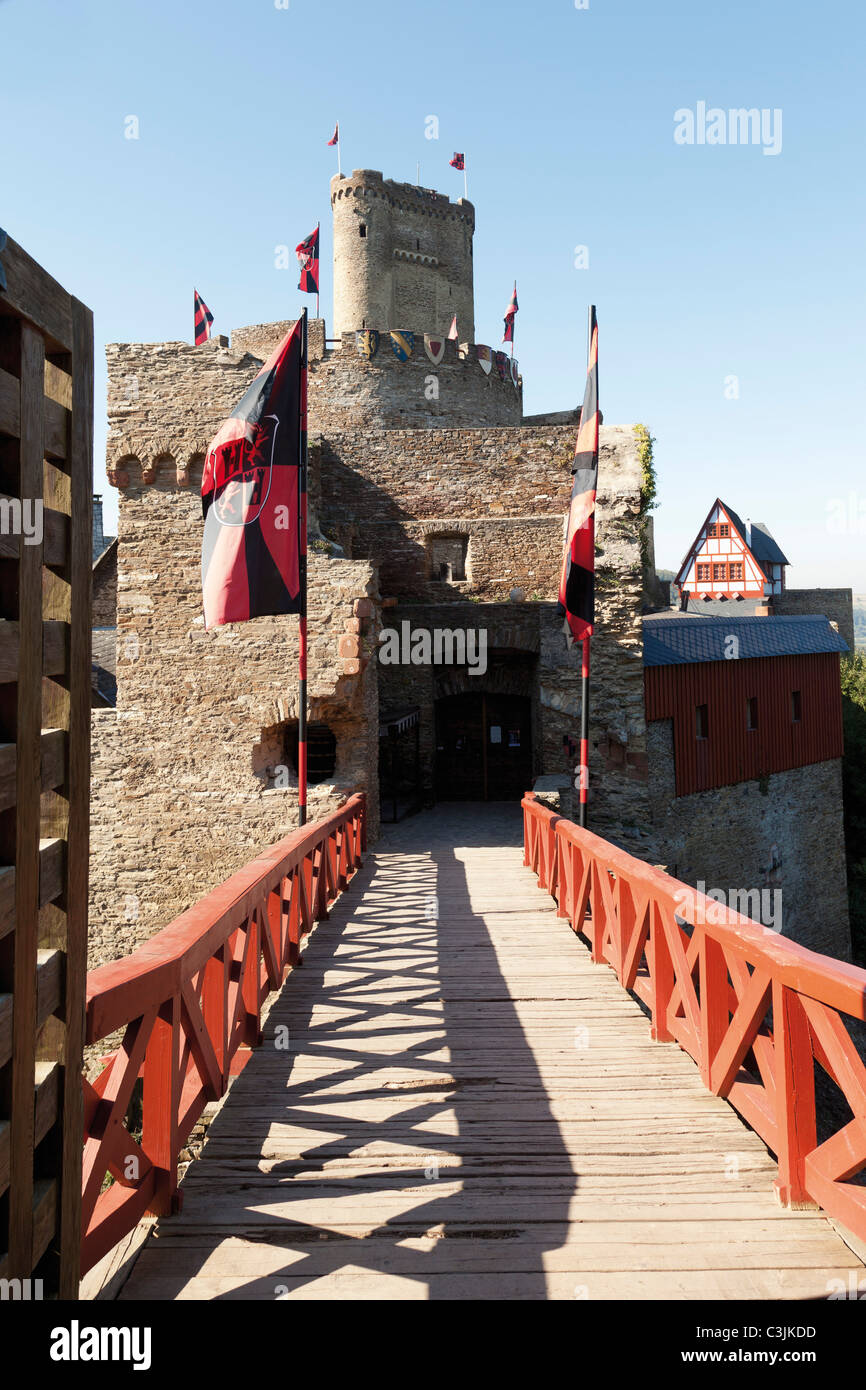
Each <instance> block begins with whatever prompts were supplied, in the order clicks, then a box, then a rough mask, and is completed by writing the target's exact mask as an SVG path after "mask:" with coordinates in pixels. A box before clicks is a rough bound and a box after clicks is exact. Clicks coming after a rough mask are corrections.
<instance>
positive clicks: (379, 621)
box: [91, 170, 849, 962]
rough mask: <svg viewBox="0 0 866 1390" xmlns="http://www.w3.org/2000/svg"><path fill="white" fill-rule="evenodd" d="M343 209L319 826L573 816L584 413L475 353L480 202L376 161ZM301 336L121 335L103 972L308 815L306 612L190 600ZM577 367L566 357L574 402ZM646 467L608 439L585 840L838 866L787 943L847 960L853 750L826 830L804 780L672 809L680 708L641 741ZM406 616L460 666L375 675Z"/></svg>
mask: <svg viewBox="0 0 866 1390" xmlns="http://www.w3.org/2000/svg"><path fill="white" fill-rule="evenodd" d="M331 204H332V211H333V226H334V304H335V325H334V332H335V335H336V336H335V337H334V338H329V337H328V336H327V335H326V326H325V323H324V320H321V319H319V320H314V321H313V322H312V323H311V324H310V335H309V336H310V375H309V408H310V418H309V430H310V479H309V482H310V512H311V520H310V536H311V555H310V566H309V584H310V596H309V605H310V616H309V630H310V639H309V642H310V650H309V664H310V686H309V694H310V721H311V739H312V744H311V756H312V758H313V764H312V765H311V783H312V785H311V787H310V806H309V813H310V817H311V819H316V818H318V817H319V816H321V815H323V814H325V813H326V812H328V811H329V810H331V809H333V808H335V807H337V806H338V805H340V804H341V803H342V802H343V800H344V799H345V798H346V797H347V796H348V795H349V794H350V793H352V792H354V791H356V790H364V791H365V792H366V793H367V795H368V798H369V822H370V824H369V830H370V834H371V836H372V837H373V838H375V836H376V835H377V834H378V832H379V823H380V782H381V787H382V790H383V796H382V797H381V803H382V805H381V809H382V812H383V815H384V817H385V818H388V819H390V818H392V817H393V816H394V815H395V814H396V815H401V814H403V812H404V811H406V810H408V809H411V807H412V806H415V805H418V804H423V803H429V802H431V801H434V800H437V799H439V800H443V799H462V798H468V799H471V800H479V801H481V800H485V799H487V800H496V799H499V798H501V799H503V800H507V801H510V802H512V803H513V802H514V801H515V800H516V798H517V797H518V796H519V794H520V792H521V791H523V790H524V789H525V788H526V787H528V786H529V785H531V784H533V783H534V784H535V785H536V787H537V789H538V790H539V794H540V795H542V796H543V797H544V798H545V799H546V800H547V801H548V803H549V804H552V805H554V806H555V807H556V808H557V809H559V810H560V811H561V812H562V813H563V814H565V815H569V814H571V810H572V805H573V799H574V776H575V761H576V754H575V744H576V737H577V731H578V729H579V725H580V667H579V662H578V660H577V656H576V654H575V653H574V652H569V651H568V650H567V648H566V643H565V639H564V636H563V631H562V621H561V618H560V617H558V615H557V611H556V593H557V587H558V577H559V566H560V558H561V550H562V544H563V520H564V517H565V514H566V512H567V509H568V504H569V496H570V490H571V471H570V468H571V460H572V456H573V452H574V440H575V426H576V423H577V419H578V412H577V411H576V410H575V409H565V410H563V411H562V412H561V413H559V414H555V415H536V416H525V415H524V412H523V376H522V373H521V371H520V368H519V366H517V365H516V364H515V365H514V366H513V367H512V365H511V359H510V358H506V357H505V356H504V355H503V354H498V353H497V351H495V350H494V348H493V347H491V346H490V345H489V344H485V343H483V342H482V343H478V342H476V330H475V308H474V298H473V236H474V229H475V209H474V207H473V206H472V204H471V203H469V202H467V201H466V200H465V199H459V200H458V201H457V202H454V203H452V202H451V201H450V200H449V199H448V198H447V197H444V196H443V195H441V194H439V193H436V192H434V191H432V190H427V189H423V188H419V187H416V186H414V185H410V184H402V183H396V182H393V181H391V180H389V179H385V178H383V176H382V174H381V173H377V172H375V171H372V170H355V171H354V172H353V173H352V174H351V175H350V176H338V177H336V178H335V179H334V180H333V181H332V183H331ZM455 316H456V320H457V334H458V336H457V339H456V340H455V339H449V338H448V337H447V334H448V330H449V326H450V325H451V323H452V321H453V319H454V318H455ZM494 321H496V322H497V323H498V319H497V320H494ZM287 327H288V324H287V323H286V322H276V323H268V324H256V325H250V326H247V327H244V328H240V329H236V330H235V331H233V332H232V334H231V337H230V340H229V338H227V337H217V338H213V339H212V340H210V341H209V342H207V343H205V344H203V345H202V346H199V347H193V346H191V345H190V344H187V343H182V342H163V343H151V344H140V343H139V344H134V343H117V344H112V345H109V347H108V348H107V359H108V377H109V398H108V414H109V436H108V460H107V462H108V474H109V478H110V480H111V482H112V483H113V484H114V485H115V486H116V487H117V488H118V489H119V493H120V504H119V512H120V520H119V539H118V546H117V567H118V603H117V629H116V651H117V704H116V707H115V708H101V709H94V711H93V724H94V737H93V749H94V764H93V807H92V818H93V819H92V827H93V828H92V845H93V860H92V872H91V893H92V909H91V922H92V941H91V954H92V961H93V962H98V961H102V960H106V959H111V958H114V957H116V956H119V955H122V954H124V953H125V952H127V951H128V950H129V949H131V947H132V946H133V945H134V944H135V943H136V942H138V941H141V940H143V939H144V938H146V937H148V936H150V935H151V934H152V933H153V932H154V931H155V930H156V929H157V928H159V927H160V926H162V925H164V924H165V923H166V922H167V921H169V920H170V919H171V918H172V917H173V916H174V915H175V914H176V913H178V912H179V911H180V910H182V909H183V908H185V907H186V906H187V905H188V904H190V903H191V902H193V901H195V900H196V899H197V898H200V897H201V896H202V895H203V894H204V893H205V892H207V891H208V890H209V889H211V888H212V887H214V886H215V885H216V884H218V883H220V882H222V881H223V880H224V879H225V877H226V875H227V874H229V873H231V872H232V871H233V870H235V869H237V868H239V867H240V866H241V865H243V864H244V863H245V862H247V861H248V860H249V859H250V858H251V857H252V855H253V854H255V853H256V852H257V851H258V850H259V849H260V848H261V847H262V846H263V845H266V844H268V843H271V842H273V841H275V840H276V839H278V838H279V837H280V836H281V835H284V834H285V833H287V832H288V831H289V830H290V829H291V828H293V826H294V825H295V817H296V796H295V788H296V785H297V779H296V766H295V758H296V741H297V717H298V709H297V686H296V670H297V623H296V621H295V620H294V619H292V618H261V619H257V620H255V621H253V622H249V623H245V624H238V625H235V626H228V627H223V628H217V629H214V630H212V631H209V632H206V631H205V630H204V626H203V621H202V616H201V594H200V587H199V583H200V581H199V561H200V546H201V509H200V503H199V495H198V494H199V488H200V485H201V476H202V465H203V459H204V454H205V450H206V448H207V445H208V442H209V440H210V439H211V437H212V436H213V434H214V433H215V431H216V429H217V428H218V426H219V425H220V423H221V422H222V420H223V419H224V418H225V417H226V415H228V414H229V413H230V412H231V410H232V409H233V408H234V406H235V404H236V403H237V401H238V400H239V399H240V397H241V396H242V394H243V392H244V391H245V389H246V387H247V386H248V385H249V383H250V381H251V380H252V379H253V377H254V376H255V374H256V372H257V371H258V369H259V367H260V365H261V363H262V361H263V360H264V358H265V357H266V356H267V354H268V353H269V352H270V350H271V349H272V348H273V346H274V345H275V344H276V343H277V342H278V341H279V339H280V338H281V337H282V336H283V335H284V334H285V332H286V330H287ZM562 331H563V332H564V333H565V332H568V333H569V336H570V337H571V336H573V335H572V334H571V331H570V328H569V325H567V324H564V325H562ZM498 336H499V330H498V328H497V338H498ZM583 371H584V364H583V362H582V361H579V360H577V359H575V362H574V379H575V383H576V386H577V389H579V385H578V384H582V379H583ZM647 451H648V435H647V432H646V430H645V429H643V428H642V427H639V426H635V425H631V424H627V425H605V426H603V427H602V430H601V441H600V459H599V494H598V511H597V525H596V545H597V557H596V563H597V633H596V637H595V639H594V645H593V666H594V680H593V700H592V706H591V710H590V754H589V771H590V786H591V802H590V825H591V828H592V829H593V830H595V831H597V832H598V833H599V834H600V835H603V836H606V837H607V838H609V839H610V840H612V841H614V842H615V843H616V844H619V845H621V846H622V847H623V848H625V849H627V850H629V851H630V852H631V853H633V854H637V855H638V856H640V857H642V858H644V859H647V860H649V861H650V862H653V863H663V864H669V865H670V866H671V867H672V868H673V866H674V864H679V865H680V866H681V873H682V871H683V870H682V866H683V865H687V866H688V871H689V875H690V876H691V878H693V879H694V881H697V879H699V878H700V879H703V880H704V881H705V882H707V883H708V884H710V885H715V884H717V883H718V882H719V876H720V875H721V876H724V875H729V874H730V873H731V872H732V864H735V865H736V874H737V876H738V884H740V885H746V886H757V887H760V886H761V885H762V884H763V883H764V882H765V880H767V876H768V875H771V876H772V877H771V881H772V884H773V886H774V887H776V886H782V887H784V886H785V885H786V884H787V883H788V882H789V880H790V881H791V882H794V881H795V880H796V882H797V884H799V882H800V878H801V877H802V876H803V875H805V876H806V879H808V876H809V874H810V873H815V874H816V875H817V873H818V871H819V869H820V874H821V878H822V881H823V882H825V883H839V884H841V885H842V887H841V891H840V894H839V895H838V901H837V900H835V899H834V901H833V902H832V903H829V904H827V905H826V906H825V910H824V911H822V914H821V917H820V920H816V919H815V916H814V914H812V913H810V912H809V911H808V904H809V895H808V893H798V894H796V895H794V894H792V895H791V911H790V912H789V913H788V914H787V915H786V919H785V925H784V930H785V932H786V933H787V934H790V935H793V936H796V937H798V938H799V939H801V940H803V941H805V942H806V943H807V944H812V945H815V946H817V947H819V948H820V949H822V950H827V951H831V952H833V953H834V954H837V955H840V956H845V955H847V954H848V951H849V943H848V924H847V912H846V907H845V901H844V882H845V871H844V863H843V860H842V848H841V846H842V833H841V799H840V790H839V752H840V750H839V749H838V748H837V747H836V745H835V744H833V745H832V747H830V746H828V747H824V745H823V744H822V745H821V747H820V748H818V746H817V745H815V747H816V748H817V754H816V756H817V757H818V762H817V763H816V764H815V766H814V767H811V768H810V778H811V784H812V786H815V785H817V783H816V779H818V781H819V782H820V786H821V788H822V799H821V801H820V812H819V813H818V814H817V816H816V815H815V814H814V810H815V802H814V798H813V799H812V803H811V804H812V814H810V817H809V818H808V820H807V818H804V817H803V816H802V814H801V811H802V798H803V795H804V787H803V785H801V783H803V782H804V776H803V774H804V769H803V767H800V766H796V767H791V766H790V765H788V764H786V765H784V766H782V765H780V766H779V768H778V770H774V771H772V772H771V773H769V774H768V776H767V777H766V778H764V779H761V780H760V783H759V781H758V780H757V779H755V778H751V779H750V777H749V776H746V777H745V779H744V780H742V781H738V780H737V777H736V776H733V777H732V778H731V781H730V784H728V785H725V786H718V785H716V784H715V783H714V784H713V785H712V786H708V787H707V788H706V790H700V789H699V790H694V789H693V788H692V784H691V783H688V788H689V790H688V793H687V795H683V796H680V794H679V788H678V786H677V776H676V772H675V769H674V767H673V759H674V757H675V755H676V750H675V748H674V746H673V742H672V735H671V733H670V725H669V724H667V723H666V722H665V719H664V718H662V719H658V711H661V713H662V714H664V711H662V710H661V706H660V705H659V706H658V711H657V710H656V708H655V706H654V707H653V714H654V721H655V720H657V722H653V724H652V725H651V726H649V734H650V736H649V737H648V723H647V705H646V696H645V688H644V665H643V659H642V658H643V652H644V635H643V617H644V614H645V613H646V612H648V611H649V610H651V609H654V608H656V609H657V608H659V607H660V606H661V596H660V593H659V591H658V588H657V583H656V579H655V572H654V558H653V539H652V521H651V517H650V515H649V514H648V508H649V503H650V496H649V493H648V491H647V482H646V479H647V464H648V453H647ZM665 621H668V620H665ZM669 621H674V622H675V621H677V619H675V618H674V619H670V620H669ZM766 621H768V622H769V621H772V620H771V619H767V620H766ZM404 625H408V631H410V632H411V633H418V632H419V631H421V632H424V633H428V634H431V635H433V634H435V633H437V632H439V633H444V632H451V633H454V632H459V633H461V634H463V635H464V636H465V637H466V639H467V640H466V642H465V647H464V653H463V658H462V659H461V660H454V661H441V662H438V663H437V662H436V661H435V659H431V660H429V661H424V660H422V661H413V660H412V657H411V644H410V649H409V658H410V659H409V660H408V661H407V660H404V659H403V653H402V647H400V648H399V649H398V650H397V652H396V656H397V658H398V659H390V658H391V657H393V656H394V655H395V653H394V652H389V659H387V660H382V659H381V655H382V652H383V645H384V644H383V643H382V642H381V641H380V635H381V633H382V632H383V630H390V631H394V632H397V633H402V632H403V630H404ZM470 633H473V634H476V638H475V644H474V645H471V644H470V642H469V640H468V634H470ZM482 634H483V660H482ZM431 642H432V636H431ZM821 650H822V651H823V650H824V648H823V647H822V649H821ZM459 654H460V653H459V652H458V655H459ZM434 655H435V650H434V648H433V647H432V646H431V657H432V656H434ZM768 659H769V658H768ZM822 659H823V658H822ZM829 659H830V660H831V661H832V660H834V659H835V660H837V661H838V656H836V657H835V658H834V657H833V656H832V655H830V658H829ZM825 664H826V663H825ZM653 698H654V699H655V696H654V697H653ZM683 698H684V697H683ZM809 747H810V748H811V745H809ZM810 756H811V754H810ZM798 778H799V779H800V780H799V781H798ZM685 802H688V807H686V806H685ZM680 805H682V806H683V812H684V813H682V814H678V813H676V808H677V806H680ZM672 808H673V810H672ZM686 811H687V813H685V812H686ZM720 814H721V815H723V816H724V831H725V833H724V836H723V837H721V838H723V839H724V842H725V845H727V846H729V847H730V849H729V853H728V854H727V858H725V859H723V858H720V854H721V850H720V837H719V836H718V835H717V834H716V833H714V827H715V826H717V823H718V819H717V818H718V816H719V815H720ZM828 856H830V857H831V859H832V858H834V856H835V859H834V862H832V863H831V862H828ZM791 875H794V879H791V878H790V876H791ZM725 881H726V880H725ZM786 902H787V899H786ZM798 912H799V913H800V914H801V916H800V917H799V918H798V917H797V913H798Z"/></svg>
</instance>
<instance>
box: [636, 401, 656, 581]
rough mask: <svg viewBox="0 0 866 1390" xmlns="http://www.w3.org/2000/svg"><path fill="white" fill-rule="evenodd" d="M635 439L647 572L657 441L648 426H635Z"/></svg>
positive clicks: (642, 550)
mask: <svg viewBox="0 0 866 1390" xmlns="http://www.w3.org/2000/svg"><path fill="white" fill-rule="evenodd" d="M634 432H635V438H636V439H637V450H638V458H639V459H640V464H641V485H640V512H639V516H640V558H641V565H642V566H643V569H644V571H646V569H647V567H648V565H649V541H648V538H647V526H646V518H647V516H648V515H649V513H650V512H651V511H652V510H653V508H654V507H657V506H658V503H657V502H656V488H657V485H656V471H655V467H654V465H653V445H654V444H655V439H654V438H653V436H652V435H651V434H650V432H649V430H648V429H647V427H646V425H635V427H634Z"/></svg>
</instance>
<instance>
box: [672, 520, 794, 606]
mask: <svg viewBox="0 0 866 1390" xmlns="http://www.w3.org/2000/svg"><path fill="white" fill-rule="evenodd" d="M787 563H788V561H787V560H786V558H785V556H784V555H783V554H782V552H781V550H780V549H779V547H778V545H777V544H776V542H775V541H774V540H773V537H772V536H771V535H770V533H769V531H768V530H767V529H766V527H765V526H763V525H761V523H759V522H755V523H754V524H753V523H751V522H748V521H747V522H743V521H741V519H740V517H739V516H738V515H737V513H736V512H735V511H733V510H732V508H730V507H728V506H727V505H726V504H725V503H724V502H722V501H720V500H719V499H718V498H716V501H715V502H714V503H713V505H712V507H711V508H710V511H709V515H708V516H707V519H706V521H705V522H704V524H703V526H702V527H701V529H700V531H699V532H698V534H697V536H696V538H695V540H694V543H693V544H692V546H691V549H690V550H689V553H688V555H687V556H686V558H685V560H684V561H683V563H682V565H681V567H680V571H679V574H678V575H677V577H676V580H675V581H674V583H675V585H676V587H677V588H678V589H679V591H680V594H681V595H683V594H688V595H689V598H690V599H701V598H743V599H772V598H773V597H774V595H776V594H781V593H783V592H784V589H785V567H786V565H787Z"/></svg>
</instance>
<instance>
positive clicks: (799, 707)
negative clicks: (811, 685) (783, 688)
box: [791, 690, 803, 724]
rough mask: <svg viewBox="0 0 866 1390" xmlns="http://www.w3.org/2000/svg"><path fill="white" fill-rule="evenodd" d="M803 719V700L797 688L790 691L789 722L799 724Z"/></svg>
mask: <svg viewBox="0 0 866 1390" xmlns="http://www.w3.org/2000/svg"><path fill="white" fill-rule="evenodd" d="M802 719H803V701H802V699H801V697H800V692H799V690H792V691H791V723H792V724H800V723H801V722H802Z"/></svg>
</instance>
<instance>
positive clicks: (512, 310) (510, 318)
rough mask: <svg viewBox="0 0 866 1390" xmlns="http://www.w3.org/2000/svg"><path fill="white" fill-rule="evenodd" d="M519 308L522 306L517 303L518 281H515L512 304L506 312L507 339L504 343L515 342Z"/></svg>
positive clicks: (504, 339) (505, 338)
mask: <svg viewBox="0 0 866 1390" xmlns="http://www.w3.org/2000/svg"><path fill="white" fill-rule="evenodd" d="M519 308H520V305H519V304H518V303H517V281H516V280H515V282H514V293H513V294H512V296H511V303H510V304H509V306H508V308H507V309H506V310H505V337H504V338H503V339H502V341H503V343H513V342H514V315H515V314H516V313H517V310H518V309H519Z"/></svg>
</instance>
